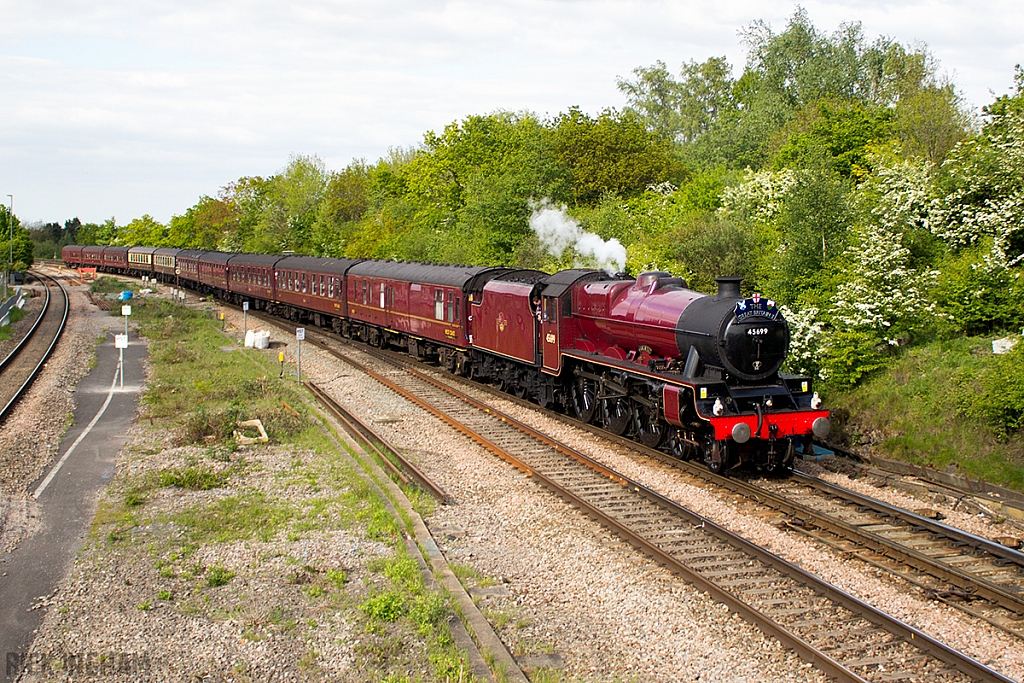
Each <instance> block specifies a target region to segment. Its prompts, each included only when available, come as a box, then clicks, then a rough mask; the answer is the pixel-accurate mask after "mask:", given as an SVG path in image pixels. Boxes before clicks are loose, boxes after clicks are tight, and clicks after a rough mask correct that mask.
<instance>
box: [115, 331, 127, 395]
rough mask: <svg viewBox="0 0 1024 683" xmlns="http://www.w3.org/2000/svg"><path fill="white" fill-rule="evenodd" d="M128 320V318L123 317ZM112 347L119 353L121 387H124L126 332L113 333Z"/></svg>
mask: <svg viewBox="0 0 1024 683" xmlns="http://www.w3.org/2000/svg"><path fill="white" fill-rule="evenodd" d="M125 320H128V318H125ZM114 348H116V349H119V350H120V353H121V362H120V368H121V370H120V375H121V388H122V389H124V350H125V349H127V348H128V335H127V334H115V335H114Z"/></svg>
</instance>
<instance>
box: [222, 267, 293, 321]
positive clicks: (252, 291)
mask: <svg viewBox="0 0 1024 683" xmlns="http://www.w3.org/2000/svg"><path fill="white" fill-rule="evenodd" d="M280 260H281V257H280V256H276V255H270V254H236V255H235V257H234V258H233V259H231V262H230V263H229V265H228V280H229V282H228V289H229V290H230V292H231V300H232V301H233V302H234V303H236V304H241V303H242V302H243V301H249V302H250V305H252V306H253V308H254V309H257V310H262V309H265V308H266V306H267V302H271V301H274V300H276V298H277V295H276V293H275V289H274V264H275V263H277V262H278V261H280Z"/></svg>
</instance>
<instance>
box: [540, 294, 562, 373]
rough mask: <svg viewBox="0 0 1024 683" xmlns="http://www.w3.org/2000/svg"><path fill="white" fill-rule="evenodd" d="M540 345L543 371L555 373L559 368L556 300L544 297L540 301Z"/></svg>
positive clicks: (551, 297) (559, 355)
mask: <svg viewBox="0 0 1024 683" xmlns="http://www.w3.org/2000/svg"><path fill="white" fill-rule="evenodd" d="M540 323H541V324H540V336H541V339H540V343H541V349H543V351H542V354H543V359H544V369H545V370H548V371H550V372H553V373H557V372H558V371H559V369H560V368H561V354H560V353H559V349H558V299H557V298H556V297H553V296H546V297H544V298H543V300H542V301H541V313H540Z"/></svg>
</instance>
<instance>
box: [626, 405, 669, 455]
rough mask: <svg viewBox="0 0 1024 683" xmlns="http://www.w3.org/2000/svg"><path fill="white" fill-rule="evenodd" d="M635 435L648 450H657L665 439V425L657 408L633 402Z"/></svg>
mask: <svg viewBox="0 0 1024 683" xmlns="http://www.w3.org/2000/svg"><path fill="white" fill-rule="evenodd" d="M632 413H633V433H634V434H635V435H636V440H637V441H639V442H640V443H642V444H643V445H645V446H647V447H648V448H657V447H658V444H660V443H661V440H662V439H663V438H664V437H665V425H664V423H662V421H661V416H660V415H658V409H657V408H656V407H649V406H646V405H644V404H642V403H640V402H639V401H634V402H633V411H632Z"/></svg>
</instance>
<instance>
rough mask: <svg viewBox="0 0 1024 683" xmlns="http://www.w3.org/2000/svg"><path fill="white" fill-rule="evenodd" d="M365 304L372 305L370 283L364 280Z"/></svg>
mask: <svg viewBox="0 0 1024 683" xmlns="http://www.w3.org/2000/svg"><path fill="white" fill-rule="evenodd" d="M363 303H364V304H368V303H370V281H369V280H363Z"/></svg>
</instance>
